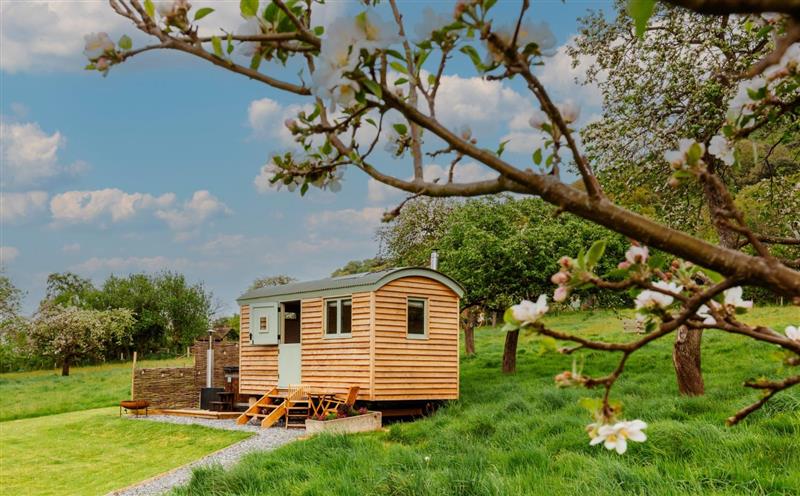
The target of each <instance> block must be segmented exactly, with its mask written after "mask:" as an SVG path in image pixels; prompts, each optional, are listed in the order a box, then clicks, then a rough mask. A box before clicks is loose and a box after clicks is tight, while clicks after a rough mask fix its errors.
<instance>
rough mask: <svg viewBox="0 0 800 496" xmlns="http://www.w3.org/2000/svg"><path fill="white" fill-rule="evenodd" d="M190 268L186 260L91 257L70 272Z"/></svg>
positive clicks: (73, 267) (151, 270) (74, 266)
mask: <svg viewBox="0 0 800 496" xmlns="http://www.w3.org/2000/svg"><path fill="white" fill-rule="evenodd" d="M189 266H190V262H189V260H188V259H186V258H174V259H173V258H168V257H163V256H155V257H109V258H100V257H92V258H90V259H88V260H86V261H85V262H82V263H79V264H77V265H73V266H71V267H70V270H72V271H75V272H81V273H97V272H107V271H111V272H120V271H135V270H144V271H149V272H153V271H157V270H161V269H175V270H182V269H185V268H187V267H189Z"/></svg>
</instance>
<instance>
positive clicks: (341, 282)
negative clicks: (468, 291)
mask: <svg viewBox="0 0 800 496" xmlns="http://www.w3.org/2000/svg"><path fill="white" fill-rule="evenodd" d="M409 276H421V277H427V278H429V279H433V280H436V281H439V282H440V283H442V284H444V285H445V286H447V287H448V288H450V289H452V290H453V292H454V293H456V294H457V295H458V296H459V297H463V296H464V288H463V287H462V286H461V284H459V283H458V282H456V281H455V280H454V279H452V278H450V277H448V276H446V275H444V274H442V273H441V272H438V271H435V270H433V269H429V268H426V267H400V268H395V269H386V270H381V271H378V272H363V273H361V274H350V275H346V276H339V277H328V278H325V279H319V280H316V281H302V282H293V283H289V284H284V285H282V286H267V287H264V288H258V289H253V290H250V291H247V292H246V293H244V294H243V295H242V296H240V297H239V298H237V300H236V301H238V302H246V301H249V300H266V301H268V300H273V301H289V300H293V299H294V300H296V299H304V298H316V297H320V296H335V295H339V294H342V293H359V292H366V291H375V290H377V289H378V288H380V287H382V286H383V285H385V284H387V283H389V282H391V281H394V280H395V279H399V278H401V277H409Z"/></svg>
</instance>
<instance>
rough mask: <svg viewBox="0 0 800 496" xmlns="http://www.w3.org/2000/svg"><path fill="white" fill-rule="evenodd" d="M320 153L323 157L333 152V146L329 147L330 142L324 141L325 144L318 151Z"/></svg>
mask: <svg viewBox="0 0 800 496" xmlns="http://www.w3.org/2000/svg"><path fill="white" fill-rule="evenodd" d="M320 151H321V152H322V153H323V154H324V155H330V154H331V152H332V151H333V146H331V142H330V141H329V140H325V144H324V145H322V149H320Z"/></svg>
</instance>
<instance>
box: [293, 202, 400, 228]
mask: <svg viewBox="0 0 800 496" xmlns="http://www.w3.org/2000/svg"><path fill="white" fill-rule="evenodd" d="M383 212H384V209H383V208H379V207H365V208H362V209H354V208H346V209H343V210H323V211H321V212H315V213H313V214H310V215H308V216H307V217H306V226H307V227H308V229H309V230H310V231H312V232H313V233H316V232H319V231H335V232H337V233H339V234H341V233H342V232H346V233H359V234H372V233H374V232H375V228H376V227H378V225H379V224H380V223H381V218H382V217H383Z"/></svg>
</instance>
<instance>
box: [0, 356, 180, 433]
mask: <svg viewBox="0 0 800 496" xmlns="http://www.w3.org/2000/svg"><path fill="white" fill-rule="evenodd" d="M192 363H193V361H192V359H187V358H176V359H171V360H142V361H141V362H139V363H138V364H137V367H178V366H184V365H187V366H188V365H191V364H192ZM130 389H131V364H130V363H114V364H107V365H96V366H91V367H73V368H72V369H71V370H70V375H69V376H67V377H61V370H60V369H59V370H37V371H33V372H15V373H10V374H0V421H5V420H13V419H21V418H29V417H41V416H42V415H54V414H56V413H64V412H73V411H77V410H88V409H90V408H100V407H104V406H112V405H117V404H119V402H120V401H121V400H124V399H127V398H128V397H130Z"/></svg>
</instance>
